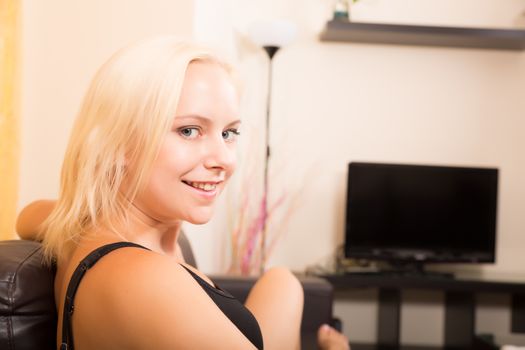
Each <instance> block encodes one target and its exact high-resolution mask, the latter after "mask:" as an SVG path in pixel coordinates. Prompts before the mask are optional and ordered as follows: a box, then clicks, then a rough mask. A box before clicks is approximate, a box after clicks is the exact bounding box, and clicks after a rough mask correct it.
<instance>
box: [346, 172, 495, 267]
mask: <svg viewBox="0 0 525 350" xmlns="http://www.w3.org/2000/svg"><path fill="white" fill-rule="evenodd" d="M497 198H498V169H493V168H473V167H452V166H430V165H409V164H380V163H363V162H352V163H350V164H349V166H348V188H347V208H346V236H345V237H346V238H345V256H346V257H347V258H352V259H363V260H369V261H380V262H386V263H388V264H386V265H387V266H390V267H391V268H392V269H394V270H399V269H401V270H403V269H407V270H411V271H419V272H423V270H424V269H423V268H424V264H426V263H492V262H494V261H495V242H496V213H497Z"/></svg>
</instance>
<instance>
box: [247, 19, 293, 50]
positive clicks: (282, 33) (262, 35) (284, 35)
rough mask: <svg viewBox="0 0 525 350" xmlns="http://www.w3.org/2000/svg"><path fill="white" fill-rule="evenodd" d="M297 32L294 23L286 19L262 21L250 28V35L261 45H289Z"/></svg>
mask: <svg viewBox="0 0 525 350" xmlns="http://www.w3.org/2000/svg"><path fill="white" fill-rule="evenodd" d="M296 34H297V28H296V26H295V24H294V23H292V22H290V21H286V20H272V21H261V22H256V23H253V24H252V25H251V26H250V27H249V28H248V35H249V36H250V38H251V39H252V40H253V42H254V43H256V44H257V45H259V46H262V47H265V46H277V47H283V46H286V45H288V44H289V43H290V42H291V41H292V40H293V39H295V36H296Z"/></svg>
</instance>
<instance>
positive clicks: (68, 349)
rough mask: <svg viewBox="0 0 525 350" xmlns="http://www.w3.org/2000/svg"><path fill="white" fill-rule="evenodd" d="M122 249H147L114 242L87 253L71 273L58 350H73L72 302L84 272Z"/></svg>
mask: <svg viewBox="0 0 525 350" xmlns="http://www.w3.org/2000/svg"><path fill="white" fill-rule="evenodd" d="M123 247H136V248H142V249H148V248H146V247H143V246H141V245H139V244H135V243H131V242H116V243H111V244H107V245H104V246H102V247H99V248H97V249H96V250H94V251H92V252H91V253H89V255H88V256H86V257H85V258H84V259H82V261H81V262H80V264H78V266H77V268H76V269H75V272H73V276H72V277H71V280H70V281H69V285H68V286H67V292H66V300H65V302H64V312H63V314H62V343H61V345H60V350H73V329H72V327H71V316H72V315H73V311H74V310H75V305H74V303H73V301H74V299H75V295H76V294H77V290H78V286H79V284H80V281H81V280H82V277H84V274H85V273H86V271H87V270H89V269H90V268H91V267H92V266H93V265H95V263H96V262H97V261H98V260H99V259H100V258H102V257H103V256H104V255H106V254H108V253H109V252H112V251H113V250H115V249H118V248H123ZM148 250H149V249H148Z"/></svg>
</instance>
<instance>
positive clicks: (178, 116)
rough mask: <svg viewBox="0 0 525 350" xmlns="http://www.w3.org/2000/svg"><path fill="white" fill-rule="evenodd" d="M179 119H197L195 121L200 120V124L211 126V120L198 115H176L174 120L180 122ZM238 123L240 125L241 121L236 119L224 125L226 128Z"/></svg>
mask: <svg viewBox="0 0 525 350" xmlns="http://www.w3.org/2000/svg"><path fill="white" fill-rule="evenodd" d="M181 119H197V120H200V121H201V122H202V123H206V124H211V119H210V118H207V117H204V116H202V115H198V114H190V115H177V116H175V118H174V120H181ZM240 123H241V120H240V119H237V120H234V121H232V122H230V123H228V124H227V125H226V127H231V126H233V125H235V124H240Z"/></svg>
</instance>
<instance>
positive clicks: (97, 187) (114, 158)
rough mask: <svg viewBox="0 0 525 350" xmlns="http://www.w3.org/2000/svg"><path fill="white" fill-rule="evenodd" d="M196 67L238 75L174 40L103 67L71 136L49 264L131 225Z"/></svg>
mask: <svg viewBox="0 0 525 350" xmlns="http://www.w3.org/2000/svg"><path fill="white" fill-rule="evenodd" d="M194 61H204V62H212V63H217V64H219V65H221V66H222V67H224V68H225V69H226V70H227V71H228V72H229V73H230V74H233V72H232V70H231V67H230V65H228V64H227V63H225V61H224V60H222V59H220V58H219V56H218V55H216V54H215V53H214V52H213V51H212V50H210V49H208V48H205V47H203V46H199V45H195V44H191V43H188V42H181V41H178V40H176V39H175V38H171V37H162V38H156V39H149V40H145V41H141V42H138V43H136V44H133V45H131V46H129V47H126V48H124V49H122V50H120V51H118V52H117V53H116V54H114V55H113V56H112V57H111V58H110V59H109V60H108V61H107V62H106V63H105V64H103V65H102V67H100V69H99V70H98V72H97V73H96V74H95V76H94V78H93V80H92V82H91V84H90V86H89V88H88V91H87V93H86V95H85V97H84V100H83V103H82V106H81V109H80V111H79V114H78V116H77V118H76V120H75V123H74V126H73V130H72V132H71V135H70V139H69V144H68V146H67V150H66V154H65V157H64V162H63V165H62V173H61V182H60V192H59V198H58V201H57V204H56V207H55V209H54V210H53V212H52V213H51V215H50V216H49V217H48V219H47V220H46V222H45V223H44V230H43V231H42V232H43V233H42V234H43V237H42V240H43V245H44V256H45V257H46V260H47V261H51V260H52V259H54V258H61V257H64V256H67V255H68V254H70V253H71V251H72V248H73V247H74V245H75V244H76V243H77V242H78V240H79V239H80V238H81V237H82V236H83V235H84V234H85V233H86V232H88V231H90V230H93V229H96V228H98V227H106V228H109V229H111V230H114V229H115V225H116V224H117V223H122V222H126V219H127V218H126V212H127V208H128V206H129V205H130V204H129V203H130V201H129V200H132V199H133V198H134V196H135V195H136V194H137V192H138V191H140V189H141V188H142V187H143V185H144V183H145V181H146V180H147V176H148V174H149V171H150V169H151V165H152V163H153V161H154V160H155V158H156V156H157V154H158V151H159V148H160V144H161V142H162V140H163V138H164V136H165V134H166V133H167V132H168V131H169V129H170V126H171V124H172V122H173V118H174V117H175V113H176V108H177V104H178V101H179V96H180V92H181V89H182V84H183V81H184V76H185V72H186V69H187V67H188V65H189V64H190V63H191V62H194ZM130 164H132V165H133V169H137V170H136V171H135V172H133V173H132V172H130V171H129V168H130V166H129V165H130ZM124 180H125V181H126V188H127V192H126V193H121V190H122V183H123V181H124ZM125 199H127V200H125Z"/></svg>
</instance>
